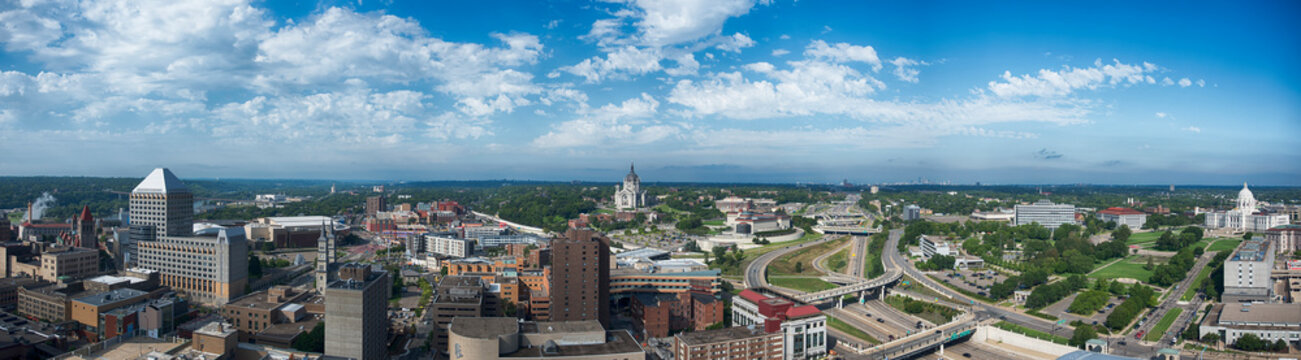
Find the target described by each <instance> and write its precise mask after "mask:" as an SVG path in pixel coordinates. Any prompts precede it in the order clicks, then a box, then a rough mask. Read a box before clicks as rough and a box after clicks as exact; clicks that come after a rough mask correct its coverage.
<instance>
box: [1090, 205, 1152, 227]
mask: <svg viewBox="0 0 1301 360" xmlns="http://www.w3.org/2000/svg"><path fill="white" fill-rule="evenodd" d="M1098 219H1099V220H1102V221H1103V222H1108V221H1112V222H1115V223H1116V226H1121V225H1125V226H1129V228H1130V229H1138V228H1142V227H1143V224H1146V223H1147V213H1144V212H1142V211H1138V210H1134V209H1130V208H1122V207H1113V208H1108V209H1106V210H1102V211H1098Z"/></svg>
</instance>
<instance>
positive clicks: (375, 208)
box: [366, 195, 388, 216]
mask: <svg viewBox="0 0 1301 360" xmlns="http://www.w3.org/2000/svg"><path fill="white" fill-rule="evenodd" d="M380 211H388V199H385V198H384V195H375V196H371V197H368V198H366V215H370V216H375V213H377V212H380Z"/></svg>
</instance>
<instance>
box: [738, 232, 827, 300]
mask: <svg viewBox="0 0 1301 360" xmlns="http://www.w3.org/2000/svg"><path fill="white" fill-rule="evenodd" d="M828 239H831V237H827V236H823V237H822V238H821V239H817V240H814V241H810V242H806V243H803V244H799V245H796V246H787V247H784V248H781V249H777V250H773V251H769V252H768V253H767V254H763V255H759V257H758V258H755V259H754V261H752V262H750V266H749V267H746V268H745V287H747V288H757V287H762V288H769V289H775V288H774V287H772V286H770V285H768V279H766V278H765V277H764V272H765V271H767V269H768V264H769V263H771V262H772V261H773V260H774V259H777V258H779V257H781V256H782V255H786V254H787V253H790V252H791V251H795V250H796V249H800V248H803V247H805V246H813V245H817V244H821V243H823V242H826V241H827V240H828Z"/></svg>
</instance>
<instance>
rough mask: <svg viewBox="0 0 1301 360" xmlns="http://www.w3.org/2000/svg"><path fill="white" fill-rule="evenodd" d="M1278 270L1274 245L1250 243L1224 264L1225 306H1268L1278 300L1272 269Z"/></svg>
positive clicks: (1239, 248) (1242, 244) (1262, 241)
mask: <svg viewBox="0 0 1301 360" xmlns="http://www.w3.org/2000/svg"><path fill="white" fill-rule="evenodd" d="M1273 266H1274V249H1273V243H1271V242H1269V241H1266V240H1263V239H1255V240H1246V241H1243V242H1242V243H1241V244H1238V248H1237V249H1235V250H1233V255H1230V256H1229V259H1228V260H1225V261H1224V294H1223V295H1222V298H1223V300H1224V302H1226V303H1231V302H1252V301H1257V302H1268V301H1271V300H1272V298H1273V297H1274V282H1273V281H1271V280H1270V278H1269V275H1270V269H1271V268H1273Z"/></svg>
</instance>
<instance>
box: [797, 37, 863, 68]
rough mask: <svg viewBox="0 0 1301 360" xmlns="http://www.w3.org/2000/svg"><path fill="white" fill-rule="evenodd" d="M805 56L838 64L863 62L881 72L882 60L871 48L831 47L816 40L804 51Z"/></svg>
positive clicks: (854, 46) (835, 45) (831, 45)
mask: <svg viewBox="0 0 1301 360" xmlns="http://www.w3.org/2000/svg"><path fill="white" fill-rule="evenodd" d="M804 56H806V57H811V58H818V59H823V60H828V61H831V62H838V63H847V62H862V63H866V64H868V65H871V66H872V70H873V71H879V70H881V58H879V57H877V56H876V49H873V48H872V47H871V46H859V45H851V44H848V43H835V44H830V45H829V44H827V42H826V41H822V40H814V41H813V42H812V43H810V44H809V46H808V47H807V48H805V49H804Z"/></svg>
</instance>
